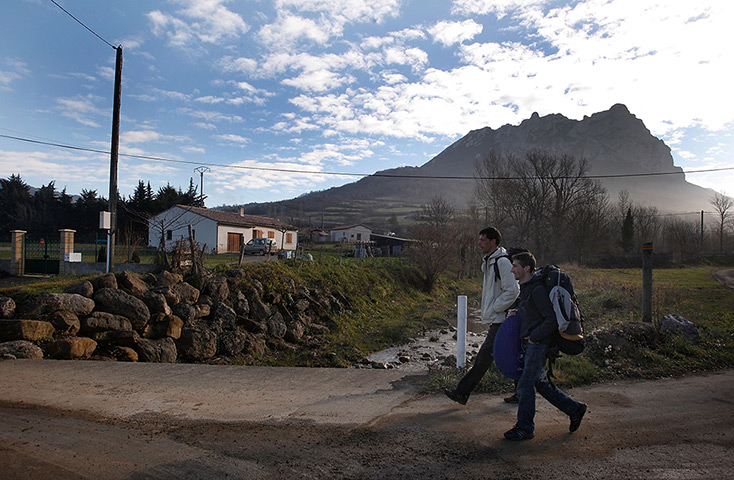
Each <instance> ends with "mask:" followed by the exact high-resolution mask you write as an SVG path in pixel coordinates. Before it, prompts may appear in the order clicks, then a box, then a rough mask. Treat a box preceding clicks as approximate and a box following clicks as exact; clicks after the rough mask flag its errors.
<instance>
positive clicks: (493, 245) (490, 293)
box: [444, 227, 520, 405]
mask: <svg viewBox="0 0 734 480" xmlns="http://www.w3.org/2000/svg"><path fill="white" fill-rule="evenodd" d="M501 241H502V235H501V234H500V231H499V230H497V229H496V228H494V227H487V228H485V229H483V230H482V231H480V232H479V248H480V249H481V250H482V253H484V258H483V261H482V272H483V273H484V281H483V285H482V323H487V324H489V330H488V331H487V338H486V339H485V340H484V343H483V344H482V346H481V347H480V348H479V353H477V357H476V359H475V360H474V365H473V366H472V368H471V369H469V371H468V372H467V373H466V375H464V378H462V379H461V381H460V382H459V384H458V385H457V386H456V388H455V389H453V390H449V389H444V393H446V396H448V397H449V398H450V399H451V400H453V401H455V402H458V403H460V404H462V405H466V402H467V400H469V395H470V394H471V392H472V390H474V387H476V386H477V384H478V383H479V381H480V380H481V379H482V376H484V374H485V372H486V371H487V369H489V367H490V365H491V364H492V358H493V356H492V349H493V346H494V337H495V336H496V335H497V330H499V328H500V325H502V322H503V321H504V319H505V316H506V312H507V309H509V308H510V307H511V306H512V304H513V303H514V302H515V299H516V298H517V296H518V293H519V290H520V289H519V287H518V285H517V281H516V280H515V277H514V276H513V275H512V271H511V269H512V263H511V262H510V260H509V259H508V258H507V251H506V250H505V249H504V247H500V242H501ZM510 398H511V397H510Z"/></svg>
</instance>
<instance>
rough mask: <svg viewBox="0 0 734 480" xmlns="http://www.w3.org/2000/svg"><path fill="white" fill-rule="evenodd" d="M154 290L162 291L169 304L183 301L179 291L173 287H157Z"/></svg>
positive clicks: (156, 291)
mask: <svg viewBox="0 0 734 480" xmlns="http://www.w3.org/2000/svg"><path fill="white" fill-rule="evenodd" d="M153 292H155V293H160V294H161V295H163V297H164V298H165V299H166V303H167V304H169V305H176V304H177V303H179V302H180V301H181V297H179V295H178V292H176V291H175V290H174V289H173V287H156V288H155V289H154V290H153Z"/></svg>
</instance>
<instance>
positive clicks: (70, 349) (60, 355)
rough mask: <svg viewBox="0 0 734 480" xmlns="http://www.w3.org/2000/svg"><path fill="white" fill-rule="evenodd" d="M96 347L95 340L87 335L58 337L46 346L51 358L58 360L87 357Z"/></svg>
mask: <svg viewBox="0 0 734 480" xmlns="http://www.w3.org/2000/svg"><path fill="white" fill-rule="evenodd" d="M96 348H97V342H95V341H94V340H92V339H91V338H87V337H66V338H60V339H58V340H56V341H55V342H53V343H50V344H49V345H47V346H46V352H48V355H49V356H50V357H51V358H56V359H59V360H78V359H80V358H89V357H90V356H91V355H92V353H94V350H95V349H96Z"/></svg>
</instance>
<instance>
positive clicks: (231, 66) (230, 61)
mask: <svg viewBox="0 0 734 480" xmlns="http://www.w3.org/2000/svg"><path fill="white" fill-rule="evenodd" d="M218 65H219V67H220V68H221V69H222V70H223V71H224V72H240V73H246V74H252V73H255V72H256V71H257V60H253V59H252V58H245V57H239V58H232V57H230V56H226V57H222V58H221V59H220V60H219V62H218Z"/></svg>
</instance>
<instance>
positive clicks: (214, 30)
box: [147, 0, 250, 47]
mask: <svg viewBox="0 0 734 480" xmlns="http://www.w3.org/2000/svg"><path fill="white" fill-rule="evenodd" d="M175 3H177V4H179V5H181V6H182V7H183V8H182V9H181V10H178V11H177V12H176V15H177V16H176V15H171V14H168V13H164V12H162V11H160V10H154V11H152V12H149V13H148V14H147V17H148V19H149V20H150V22H151V24H152V30H153V34H154V35H156V36H160V37H166V38H167V39H168V41H169V43H170V44H171V45H173V46H178V47H185V46H188V45H189V44H191V43H192V42H194V41H195V40H198V41H200V42H203V43H209V44H216V43H219V42H220V41H223V40H229V39H233V38H237V37H238V36H239V35H242V34H244V33H246V32H247V31H248V30H249V28H250V27H249V26H248V25H247V23H245V21H244V20H243V19H242V17H240V16H239V15H238V14H236V13H234V12H232V11H231V10H229V9H227V7H225V6H224V4H225V3H228V2H227V1H226V0H206V1H199V0H175Z"/></svg>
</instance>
